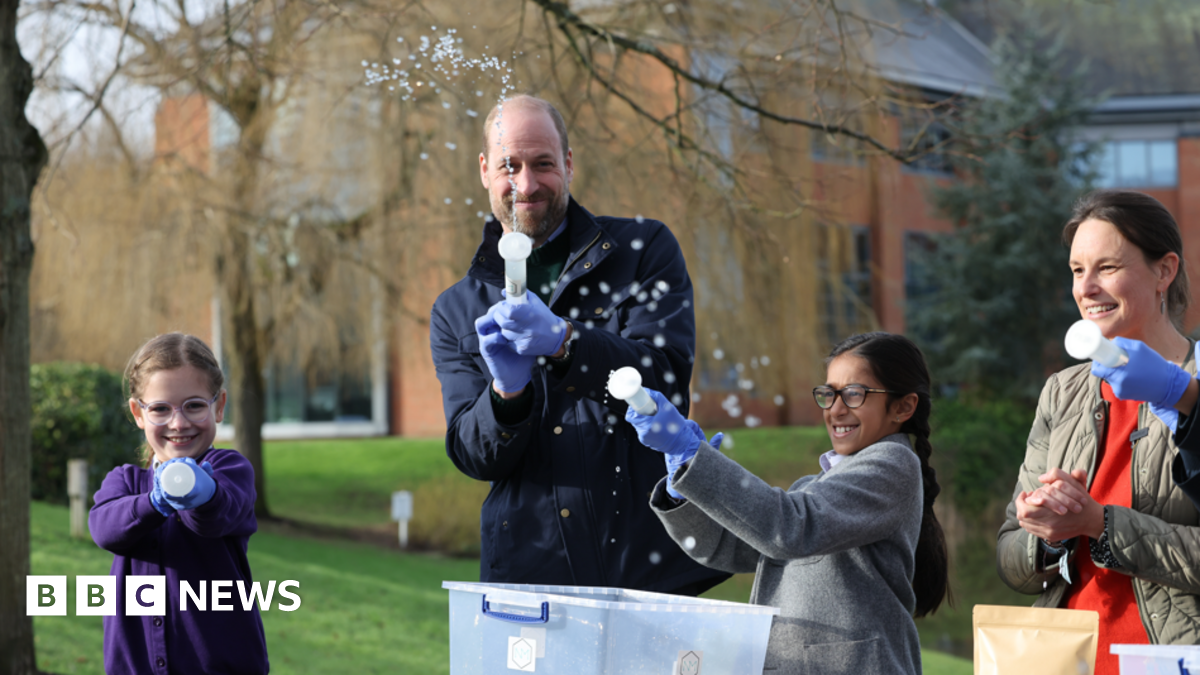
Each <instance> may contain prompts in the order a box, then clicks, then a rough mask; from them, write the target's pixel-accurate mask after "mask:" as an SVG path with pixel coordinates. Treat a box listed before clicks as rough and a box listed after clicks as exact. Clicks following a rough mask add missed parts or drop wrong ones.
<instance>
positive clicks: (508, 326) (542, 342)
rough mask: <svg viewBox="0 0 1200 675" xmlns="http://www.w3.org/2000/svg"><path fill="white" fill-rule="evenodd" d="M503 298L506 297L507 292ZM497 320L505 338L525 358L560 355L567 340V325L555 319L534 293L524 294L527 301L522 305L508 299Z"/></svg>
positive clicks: (500, 308)
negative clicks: (559, 352)
mask: <svg viewBox="0 0 1200 675" xmlns="http://www.w3.org/2000/svg"><path fill="white" fill-rule="evenodd" d="M504 295H505V298H507V297H508V292H507V291H505V293H504ZM495 318H496V323H497V324H498V325H499V326H500V332H501V334H502V335H504V339H505V340H508V341H509V342H510V343H512V346H513V349H515V350H516V352H517V353H518V354H523V355H525V356H551V355H553V354H557V353H558V350H559V349H561V348H562V343H563V340H564V339H566V337H567V322H566V321H565V320H564V319H562V318H560V317H558V316H555V314H554V312H551V311H550V308H549V307H547V306H546V303H544V302H542V299H541V298H539V297H538V296H537V293H534V292H533V291H525V302H523V303H521V304H519V305H518V304H513V303H511V302H509V301H508V300H507V299H506V300H505V301H504V302H502V303H500V304H499V305H498V306H497V309H496V315H495Z"/></svg>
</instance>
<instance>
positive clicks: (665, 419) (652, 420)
mask: <svg viewBox="0 0 1200 675" xmlns="http://www.w3.org/2000/svg"><path fill="white" fill-rule="evenodd" d="M646 393H648V394H649V395H650V398H651V399H653V400H654V404H655V405H657V406H658V412H656V413H654V414H653V415H639V414H638V413H637V411H636V410H634V409H633V406H630V407H629V408H628V409H627V410H626V411H625V421H627V422H629V423H630V424H631V425H633V428H634V429H635V430H636V431H637V435H638V440H639V441H641V442H642V445H644V446H646V447H648V448H650V449H651V450H657V451H658V452H661V453H663V454H664V455H666V457H665V459H666V461H667V493H668V494H670V495H671V496H672V497H674V498H676V499H683V495H681V494H679V493H678V492H676V491H675V488H674V487H673V486H672V484H671V477H672V476H674V475H675V472H676V471H678V470H679V467H681V466H683V465H684V464H686V463H688V462H689V461H691V459H692V458H693V457H695V456H696V450H697V449H699V448H700V444H701V443H703V442H705V441H704V432H703V431H702V430H701V429H700V425H698V424H696V423H695V422H693V421H691V420H689V419H684V417H683V415H681V414H680V413H679V410H678V409H677V408H676V407H675V406H673V405H671V402H670V401H668V400H667V397H666V396H663V395H662V394H660V393H659V392H657V391H654V390H653V389H647V390H646ZM723 438H724V436H723V435H722V434H717V435H716V436H713V443H712V444H711V445H713V447H714V448H719V447H720V445H721V440H722V439H723Z"/></svg>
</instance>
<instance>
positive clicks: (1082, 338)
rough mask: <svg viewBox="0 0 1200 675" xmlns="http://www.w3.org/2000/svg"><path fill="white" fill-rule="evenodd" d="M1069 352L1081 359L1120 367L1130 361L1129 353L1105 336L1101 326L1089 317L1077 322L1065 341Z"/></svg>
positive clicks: (1111, 366) (1110, 366) (1068, 332)
mask: <svg viewBox="0 0 1200 675" xmlns="http://www.w3.org/2000/svg"><path fill="white" fill-rule="evenodd" d="M1063 342H1064V344H1065V346H1066V348H1067V353H1068V354H1070V355H1071V356H1072V357H1073V358H1076V359H1079V360H1080V361H1086V360H1088V359H1091V360H1093V361H1095V362H1097V363H1099V364H1100V365H1102V366H1107V367H1109V368H1118V367H1120V366H1123V365H1125V364H1126V363H1129V355H1128V354H1126V353H1125V350H1124V349H1121V348H1120V347H1118V346H1117V345H1116V344H1115V343H1114V342H1113V341H1112V340H1108V339H1106V338H1105V337H1104V334H1103V333H1101V332H1100V327H1099V326H1097V325H1096V324H1095V323H1092V322H1091V321H1088V320H1087V319H1080V320H1079V321H1076V322H1075V325H1073V326H1071V328H1070V330H1068V331H1067V337H1066V339H1065V340H1064V341H1063Z"/></svg>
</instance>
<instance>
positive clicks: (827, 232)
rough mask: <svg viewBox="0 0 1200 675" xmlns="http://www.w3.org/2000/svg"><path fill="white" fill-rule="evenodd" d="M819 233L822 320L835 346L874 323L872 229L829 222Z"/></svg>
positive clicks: (830, 340) (818, 267)
mask: <svg viewBox="0 0 1200 675" xmlns="http://www.w3.org/2000/svg"><path fill="white" fill-rule="evenodd" d="M819 236H820V238H819V240H818V245H819V246H820V255H819V257H818V259H817V274H818V275H819V279H820V284H821V286H820V289H821V290H820V297H819V298H818V311H819V313H820V316H819V317H818V320H819V321H820V323H821V326H822V328H823V331H824V333H825V337H826V339H827V340H828V342H829V344H830V345H831V346H832V345H836V344H837V343H839V342H841V341H842V340H843V339H845V338H846V337H847V336H849V335H852V334H854V333H857V332H861V331H863V330H866V329H867V328H868V327H869V326H870V318H871V317H872V315H873V309H872V306H871V267H872V266H871V232H870V230H869V229H868V228H867V227H865V226H861V225H854V226H850V227H846V226H841V225H825V226H823V227H821V230H820V235H819Z"/></svg>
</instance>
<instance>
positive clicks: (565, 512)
mask: <svg viewBox="0 0 1200 675" xmlns="http://www.w3.org/2000/svg"><path fill="white" fill-rule="evenodd" d="M558 515H560V516H562V517H563V518H570V517H571V509H563V510H562V511H559V512H558Z"/></svg>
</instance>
